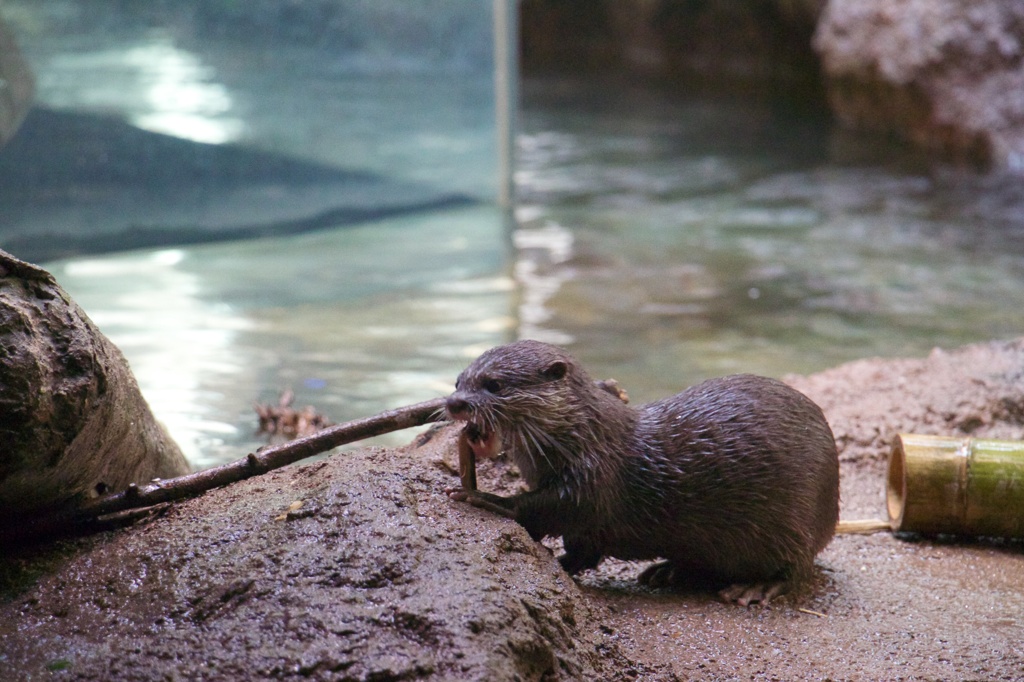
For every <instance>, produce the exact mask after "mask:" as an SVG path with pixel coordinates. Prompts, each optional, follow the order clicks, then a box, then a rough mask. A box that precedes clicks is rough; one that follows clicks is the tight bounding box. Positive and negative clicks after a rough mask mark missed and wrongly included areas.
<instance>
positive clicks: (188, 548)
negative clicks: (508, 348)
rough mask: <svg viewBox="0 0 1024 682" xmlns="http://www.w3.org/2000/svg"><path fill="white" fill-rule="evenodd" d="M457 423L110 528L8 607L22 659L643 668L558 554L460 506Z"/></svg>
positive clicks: (106, 675)
mask: <svg viewBox="0 0 1024 682" xmlns="http://www.w3.org/2000/svg"><path fill="white" fill-rule="evenodd" d="M455 433H456V431H455V430H453V429H451V428H449V429H448V430H447V431H442V432H441V433H439V434H436V435H435V437H434V438H432V439H430V440H429V442H427V443H426V444H425V445H423V446H420V447H415V446H413V447H408V448H404V449H401V450H382V449H365V450H360V451H358V452H354V453H346V454H340V455H336V456H334V457H331V458H329V459H326V460H322V461H319V462H316V463H313V464H307V465H304V466H296V467H292V468H288V469H284V470H280V471H277V472H274V473H271V474H268V475H265V476H262V477H259V478H255V479H249V480H246V481H242V482H240V483H237V484H234V485H231V486H228V487H226V488H223V489H220V490H215V491H212V492H211V493H208V494H207V495H205V496H204V497H202V498H199V499H195V500H192V501H189V502H187V503H182V504H178V505H175V506H174V507H173V508H172V509H171V510H170V511H169V512H168V513H167V515H166V516H165V517H164V518H162V519H159V520H157V521H153V522H150V523H147V524H145V525H139V526H136V527H134V528H132V529H130V530H127V531H125V532H121V533H116V534H108V535H106V536H103V537H100V538H97V539H96V540H95V541H94V542H92V543H88V544H87V546H84V547H82V549H81V550H80V551H79V552H78V553H77V556H75V557H74V558H73V559H72V560H71V561H70V562H69V563H68V564H67V565H65V566H63V567H62V568H61V569H60V570H59V571H57V572H55V573H54V574H53V575H51V576H49V577H47V578H45V579H44V580H42V581H41V582H40V583H39V585H38V586H37V587H35V588H34V589H33V590H32V591H31V594H30V595H21V596H19V597H18V599H17V600H16V602H15V603H11V604H10V606H9V607H8V608H7V609H6V610H4V611H3V612H0V651H2V652H4V653H5V654H6V660H5V661H4V667H5V668H6V669H7V670H8V671H10V672H11V673H12V674H15V675H17V674H23V675H25V676H31V675H33V674H43V672H44V671H45V670H46V669H47V668H48V667H49V668H51V669H52V668H53V666H55V665H66V668H67V669H66V671H65V674H70V675H71V676H72V677H74V678H75V679H119V680H123V679H133V680H150V679H166V678H167V676H170V677H172V678H178V679H227V680H237V679H266V678H273V679H282V678H312V679H337V680H404V679H444V680H541V679H545V680H548V679H551V680H555V679H607V680H618V679H623V680H624V679H634V677H631V676H630V675H629V672H628V671H630V670H632V671H633V675H634V676H635V675H636V673H637V670H638V668H636V665H635V664H634V663H632V662H631V661H629V660H627V659H626V658H625V657H624V656H623V655H622V654H621V653H619V652H618V650H617V648H616V647H615V645H614V643H613V642H612V641H611V640H610V639H609V638H607V637H606V636H605V635H602V634H601V633H600V632H599V631H598V627H597V623H596V622H595V620H594V617H593V615H592V614H591V613H590V611H589V609H588V608H587V606H586V604H585V602H584V601H583V600H582V598H581V595H580V591H579V588H578V587H577V586H576V584H575V583H574V582H573V580H572V578H571V577H569V576H568V575H566V574H565V573H564V572H563V571H562V570H561V569H560V567H559V566H558V563H557V561H555V560H554V558H553V557H552V555H551V553H550V552H549V551H548V550H547V549H546V548H544V547H543V546H542V545H539V544H537V543H535V542H533V541H531V540H530V538H529V536H528V535H527V534H526V532H525V531H524V530H523V529H522V528H521V527H520V526H518V525H516V524H515V523H513V522H510V521H508V520H506V519H501V518H497V517H495V516H493V515H490V514H487V513H485V512H482V511H479V510H476V509H473V508H471V507H468V506H465V505H458V504H454V503H452V502H451V501H449V500H448V498H447V496H446V495H445V494H444V492H443V491H444V488H445V487H446V486H451V485H455V484H457V479H456V478H455V477H454V476H453V475H452V474H451V472H445V471H443V470H442V468H439V466H437V463H439V462H440V461H441V460H442V458H443V456H444V454H443V453H445V452H450V451H451V449H452V448H454V435H455ZM8 587H9V586H8ZM8 596H10V595H8ZM15 612H16V613H17V615H15ZM28 633H31V634H28ZM640 670H646V671H647V672H648V673H649V672H651V670H650V669H649V668H643V667H641V668H640Z"/></svg>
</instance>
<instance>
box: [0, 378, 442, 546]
mask: <svg viewBox="0 0 1024 682" xmlns="http://www.w3.org/2000/svg"><path fill="white" fill-rule="evenodd" d="M443 418H444V398H436V399H434V400H428V401H426V402H422V403H417V404H415V405H409V406H406V407H400V408H398V409H396V410H389V411H387V412H382V413H380V414H378V415H374V416H372V417H366V418H365V419H357V420H356V421H351V422H347V423H345V424H338V425H337V426H331V427H328V428H326V429H323V430H322V431H318V432H316V433H314V434H312V435H309V436H305V437H304V438H298V439H296V440H293V441H289V442H287V443H283V444H281V445H274V446H268V447H264V448H260V449H259V450H257V451H256V452H251V453H249V454H248V455H246V456H245V457H243V458H241V459H237V460H235V461H233V462H229V463H227V464H222V465H221V466H216V467H213V468H210V469H205V470H203V471H197V472H195V473H192V474H187V475H185V476H179V477H178V478H169V479H166V480H161V481H155V482H153V483H148V484H146V485H141V486H139V485H135V484H132V485H131V486H129V487H128V488H127V489H126V490H124V491H122V492H119V493H113V494H110V495H104V496H102V497H97V498H94V499H91V500H87V501H85V502H83V503H81V504H79V505H78V506H75V507H72V508H65V509H61V510H58V511H55V512H51V513H46V514H43V515H42V516H38V517H36V518H34V519H30V520H24V521H22V522H20V523H19V524H18V525H17V526H16V527H15V526H8V527H5V528H0V545H6V544H8V543H12V542H18V541H23V540H26V539H30V538H32V539H37V538H42V537H47V536H51V535H54V534H59V533H67V532H71V531H76V530H77V531H81V530H84V529H85V527H86V526H88V525H89V524H91V523H94V522H95V521H97V520H98V519H100V518H101V517H104V516H108V515H110V514H115V513H118V512H123V511H125V510H127V509H139V508H143V507H151V506H153V505H156V504H162V503H165V502H174V501H178V500H184V499H188V498H190V497H195V496H197V495H200V494H202V493H204V492H206V491H207V490H212V489H213V488H218V487H220V486H222V485H227V484H228V483H234V482H235V481H241V480H243V479H246V478H250V477H252V476H257V475H259V474H264V473H266V472H268V471H273V470H274V469H280V468H281V467H283V466H287V465H289V464H292V463H294V462H297V461H299V460H302V459H306V458H307V457H312V456H313V455H318V454H320V453H323V452H326V451H328V450H331V449H332V448H336V447H338V446H340V445H347V444H348V443H353V442H355V441H358V440H363V439H365V438H372V437H373V436H379V435H382V434H385V433H390V432H391V431H399V430H401V429H408V428H410V427H413V426H421V425H423V424H429V423H431V422H435V421H439V420H441V419H443Z"/></svg>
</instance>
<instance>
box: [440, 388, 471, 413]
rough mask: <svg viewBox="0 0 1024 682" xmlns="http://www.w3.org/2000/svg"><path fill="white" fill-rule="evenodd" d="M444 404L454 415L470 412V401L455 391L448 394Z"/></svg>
mask: <svg viewBox="0 0 1024 682" xmlns="http://www.w3.org/2000/svg"><path fill="white" fill-rule="evenodd" d="M444 406H445V407H446V408H448V414H450V415H452V416H453V417H455V416H458V415H460V414H465V413H467V412H469V402H468V401H467V400H465V399H463V398H460V397H459V396H458V395H457V394H455V393H453V394H451V395H450V396H448V399H447V400H445V401H444Z"/></svg>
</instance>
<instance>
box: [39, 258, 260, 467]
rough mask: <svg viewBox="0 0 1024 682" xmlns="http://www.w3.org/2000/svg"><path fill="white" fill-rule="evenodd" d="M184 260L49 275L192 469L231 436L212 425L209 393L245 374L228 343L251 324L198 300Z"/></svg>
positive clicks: (229, 428)
mask: <svg viewBox="0 0 1024 682" xmlns="http://www.w3.org/2000/svg"><path fill="white" fill-rule="evenodd" d="M187 258H188V254H187V252H186V251H185V250H182V249H175V250H167V251H157V252H147V253H138V254H129V255H124V256H110V257H105V258H91V259H83V260H76V261H70V262H67V263H64V264H63V265H62V266H59V267H56V268H51V270H52V272H53V274H54V276H55V277H57V280H58V281H59V282H60V283H61V284H62V285H63V286H64V287H65V288H66V289H67V290H68V291H69V292H72V297H73V298H74V299H75V300H76V301H77V302H78V304H79V305H80V306H82V307H83V309H85V310H86V311H87V312H88V314H89V317H90V318H91V319H92V320H93V322H95V323H96V325H97V326H98V327H99V328H100V329H101V330H103V332H104V333H105V334H106V335H107V336H108V337H109V338H110V340H111V341H113V342H114V344H115V345H116V346H118V348H120V349H121V351H122V352H123V353H124V355H125V357H127V358H128V359H129V362H130V364H131V367H132V371H133V373H134V374H135V377H136V379H137V380H138V382H139V386H140V387H141V389H142V392H143V395H144V396H145V398H146V400H147V401H148V402H149V404H150V406H151V407H152V409H153V412H154V413H155V414H156V415H157V417H158V419H160V420H161V421H162V422H163V423H164V424H165V425H166V426H167V428H168V430H169V431H170V432H171V434H172V436H173V437H174V439H175V440H176V441H177V442H178V444H179V445H180V446H181V447H182V450H183V451H184V453H185V456H186V457H188V458H189V460H190V461H191V462H193V463H196V462H202V461H204V455H206V456H208V455H209V452H208V451H209V450H211V449H216V448H217V446H218V445H220V444H221V443H223V442H225V441H231V440H236V439H237V437H238V435H239V429H238V427H237V425H235V424H232V423H228V422H226V421H224V420H223V419H218V418H217V415H216V409H215V405H214V404H213V403H214V401H211V397H213V396H211V395H209V387H210V386H211V385H229V384H230V383H232V382H234V381H236V378H237V376H238V375H239V374H242V373H243V372H244V371H245V370H246V362H245V358H244V357H243V356H242V355H241V354H239V353H237V352H236V348H235V342H236V339H237V336H238V333H239V332H240V331H245V330H251V329H253V327H254V323H253V322H252V321H251V320H250V319H248V318H247V317H246V316H244V315H240V314H238V313H237V312H236V311H234V310H232V308H231V306H230V305H227V304H225V303H218V302H212V303H211V302H207V301H206V300H204V299H203V296H202V294H203V291H202V290H203V284H202V281H201V277H200V276H199V275H197V274H196V273H193V272H189V271H188V267H187V264H186V263H185V262H184V261H186V260H187Z"/></svg>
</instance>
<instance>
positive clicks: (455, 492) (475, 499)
mask: <svg viewBox="0 0 1024 682" xmlns="http://www.w3.org/2000/svg"><path fill="white" fill-rule="evenodd" d="M445 493H447V494H448V497H449V498H450V499H453V500H455V501H456V502H466V503H468V504H471V505H473V506H474V507H478V508H480V509H486V510H487V511H489V512H491V513H493V514H498V515H499V516H504V517H505V518H508V519H513V520H514V519H515V518H516V510H515V508H514V507H513V506H512V505H511V504H509V500H508V499H507V498H504V497H501V496H500V495H492V494H490V493H484V492H480V491H479V490H466V489H465V488H447V489H446V490H445Z"/></svg>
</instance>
